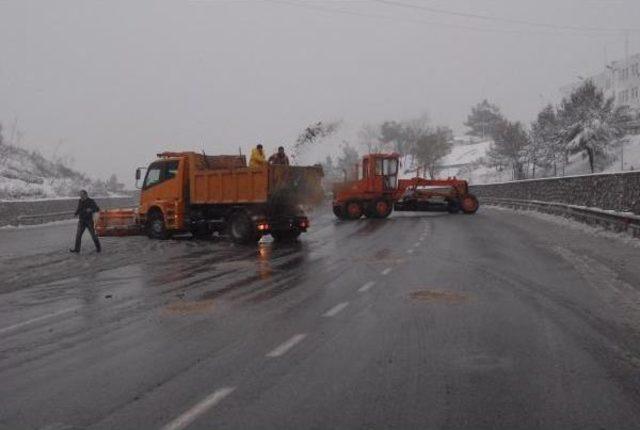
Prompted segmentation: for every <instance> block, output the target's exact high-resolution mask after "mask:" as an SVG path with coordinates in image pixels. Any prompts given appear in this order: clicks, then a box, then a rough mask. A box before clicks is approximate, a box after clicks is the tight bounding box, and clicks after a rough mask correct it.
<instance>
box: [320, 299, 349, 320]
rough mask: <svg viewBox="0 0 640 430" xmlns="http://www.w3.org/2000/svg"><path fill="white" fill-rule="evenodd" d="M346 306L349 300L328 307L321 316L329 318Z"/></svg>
mask: <svg viewBox="0 0 640 430" xmlns="http://www.w3.org/2000/svg"><path fill="white" fill-rule="evenodd" d="M347 306H349V302H342V303H338V304H337V305H335V306H334V307H332V308H331V309H329V310H328V311H326V312H325V313H324V315H322V316H323V317H327V318H330V317H332V316H335V315H337V314H338V312H340V311H342V310H343V309H344V308H346V307H347Z"/></svg>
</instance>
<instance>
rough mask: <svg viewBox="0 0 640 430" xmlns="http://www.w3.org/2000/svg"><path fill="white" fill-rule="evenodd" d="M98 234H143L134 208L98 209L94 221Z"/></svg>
mask: <svg viewBox="0 0 640 430" xmlns="http://www.w3.org/2000/svg"><path fill="white" fill-rule="evenodd" d="M96 233H98V236H135V235H139V234H143V229H142V227H141V225H140V218H139V216H138V211H137V210H136V209H109V210H103V211H100V214H99V216H98V221H97V222H96Z"/></svg>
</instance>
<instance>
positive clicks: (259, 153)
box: [249, 144, 267, 167]
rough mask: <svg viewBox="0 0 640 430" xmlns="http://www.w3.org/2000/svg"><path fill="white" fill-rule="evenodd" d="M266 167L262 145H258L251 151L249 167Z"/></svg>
mask: <svg viewBox="0 0 640 430" xmlns="http://www.w3.org/2000/svg"><path fill="white" fill-rule="evenodd" d="M266 165H267V159H266V158H265V156H264V151H263V150H262V145H261V144H258V145H257V146H256V147H255V148H253V149H252V150H251V158H250V159H249V167H263V166H266Z"/></svg>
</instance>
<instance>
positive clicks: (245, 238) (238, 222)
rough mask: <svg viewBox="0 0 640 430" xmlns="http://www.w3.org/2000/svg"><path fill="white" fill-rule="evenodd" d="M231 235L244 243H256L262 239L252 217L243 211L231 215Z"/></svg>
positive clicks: (233, 238)
mask: <svg viewBox="0 0 640 430" xmlns="http://www.w3.org/2000/svg"><path fill="white" fill-rule="evenodd" d="M229 236H230V237H231V240H233V241H234V242H235V243H239V244H243V245H246V244H250V243H256V242H257V241H259V240H260V234H259V233H258V231H257V230H256V226H255V225H254V223H253V221H252V220H251V217H249V215H248V214H247V213H246V212H243V211H238V212H235V213H234V214H232V215H231V219H230V220H229Z"/></svg>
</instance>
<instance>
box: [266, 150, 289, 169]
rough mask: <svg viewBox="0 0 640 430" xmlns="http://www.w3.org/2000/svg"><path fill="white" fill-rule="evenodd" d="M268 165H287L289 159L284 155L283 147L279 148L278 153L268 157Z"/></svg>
mask: <svg viewBox="0 0 640 430" xmlns="http://www.w3.org/2000/svg"><path fill="white" fill-rule="evenodd" d="M269 164H280V165H283V166H288V165H289V157H287V154H285V153H284V147H283V146H279V147H278V152H276V153H275V154H273V155H272V156H271V157H269Z"/></svg>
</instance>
